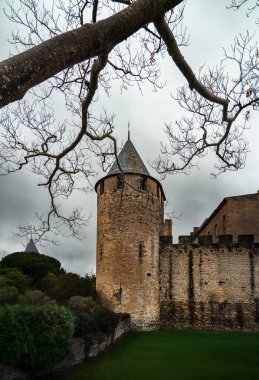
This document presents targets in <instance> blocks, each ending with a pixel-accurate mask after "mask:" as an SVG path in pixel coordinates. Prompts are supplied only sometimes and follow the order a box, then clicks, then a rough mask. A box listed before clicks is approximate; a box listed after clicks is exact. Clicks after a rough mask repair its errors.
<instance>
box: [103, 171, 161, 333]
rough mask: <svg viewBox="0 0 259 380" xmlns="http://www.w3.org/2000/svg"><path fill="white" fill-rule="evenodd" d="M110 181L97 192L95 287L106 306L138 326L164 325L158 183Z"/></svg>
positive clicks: (130, 177)
mask: <svg viewBox="0 0 259 380" xmlns="http://www.w3.org/2000/svg"><path fill="white" fill-rule="evenodd" d="M124 179H125V181H124V187H123V188H118V180H117V176H116V175H115V176H112V177H107V178H106V179H104V183H103V184H101V183H100V184H99V185H98V188H97V194H98V207H97V209H98V216H97V265H96V267H97V268H96V287H97V292H98V294H99V296H100V298H101V301H102V302H103V303H104V304H106V305H107V306H108V307H109V308H111V309H112V310H114V311H115V312H120V313H129V314H130V315H131V320H132V322H133V324H135V325H136V326H138V327H143V328H145V327H147V328H150V327H152V326H155V325H157V323H158V322H159V235H160V232H161V230H162V226H163V199H162V193H161V189H160V185H159V188H157V182H156V181H155V180H152V179H151V178H148V179H147V184H146V186H145V190H140V185H139V183H140V176H137V175H125V178H124Z"/></svg>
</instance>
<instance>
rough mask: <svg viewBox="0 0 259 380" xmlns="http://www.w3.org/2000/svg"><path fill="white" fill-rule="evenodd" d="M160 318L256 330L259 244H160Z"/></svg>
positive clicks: (171, 323) (166, 322)
mask: <svg viewBox="0 0 259 380" xmlns="http://www.w3.org/2000/svg"><path fill="white" fill-rule="evenodd" d="M160 322H161V326H163V327H177V328H183V327H188V328H208V329H226V330H227V329H235V330H255V331H259V248H258V246H257V245H250V246H248V245H247V246H245V245H243V246H241V245H237V244H234V245H232V246H229V247H227V246H218V245H216V244H212V245H208V246H204V247H202V246H197V245H167V246H165V245H164V246H162V247H161V252H160Z"/></svg>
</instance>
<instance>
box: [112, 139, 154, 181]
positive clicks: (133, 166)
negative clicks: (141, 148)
mask: <svg viewBox="0 0 259 380" xmlns="http://www.w3.org/2000/svg"><path fill="white" fill-rule="evenodd" d="M129 137H130V136H129ZM118 160H119V163H120V166H121V169H122V171H123V172H124V173H134V174H143V175H148V176H150V174H149V172H148V170H147V168H146V166H145V165H144V163H143V161H142V160H141V158H140V156H139V154H138V152H137V151H136V148H135V147H134V145H133V143H132V142H131V140H130V138H128V140H127V141H126V143H125V145H124V146H123V148H122V150H121V151H120V154H119V156H118ZM120 172H121V171H120V169H119V167H118V165H117V162H116V161H115V162H114V164H113V165H112V167H111V170H110V171H109V173H108V175H112V174H119V173H120Z"/></svg>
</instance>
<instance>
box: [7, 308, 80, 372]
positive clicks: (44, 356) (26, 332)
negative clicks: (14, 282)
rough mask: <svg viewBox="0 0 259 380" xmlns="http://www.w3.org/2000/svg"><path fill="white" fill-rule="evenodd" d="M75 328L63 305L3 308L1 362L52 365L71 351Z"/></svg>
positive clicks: (26, 365)
mask: <svg viewBox="0 0 259 380" xmlns="http://www.w3.org/2000/svg"><path fill="white" fill-rule="evenodd" d="M73 330H74V317H73V315H72V314H71V312H70V311H69V310H67V309H66V308H64V307H63V306H62V307H60V306H51V305H45V306H21V305H12V306H7V307H0V361H1V362H2V363H8V364H12V365H15V366H18V367H22V368H44V367H50V366H52V365H53V364H55V363H56V362H58V361H59V360H61V359H63V358H64V357H65V356H66V354H67V353H68V351H69V347H70V340H71V337H72V334H73Z"/></svg>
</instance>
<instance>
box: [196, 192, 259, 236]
mask: <svg viewBox="0 0 259 380" xmlns="http://www.w3.org/2000/svg"><path fill="white" fill-rule="evenodd" d="M254 198H258V200H259V190H258V191H257V192H256V193H252V194H242V195H234V196H231V197H225V198H224V199H223V200H222V201H221V202H220V204H219V205H218V207H217V208H215V210H214V211H213V212H212V213H211V214H210V216H209V217H208V218H206V219H205V220H204V221H203V222H202V224H201V225H200V227H198V228H197V230H195V231H194V232H195V233H194V234H193V240H194V239H196V237H197V235H199V234H200V232H201V231H202V230H203V229H204V228H205V227H206V226H207V225H208V224H209V223H210V221H211V220H212V219H213V218H214V217H215V215H217V213H218V212H219V211H220V210H221V209H222V207H223V206H224V205H225V204H226V203H227V202H228V201H230V200H236V201H238V200H240V201H242V200H246V199H254ZM195 228H196V227H195Z"/></svg>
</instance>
